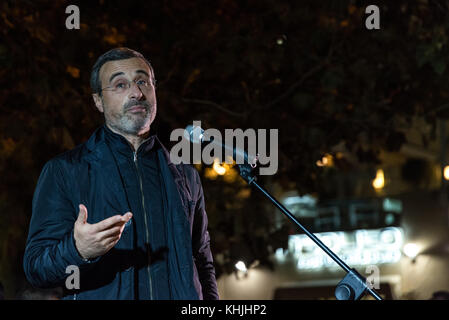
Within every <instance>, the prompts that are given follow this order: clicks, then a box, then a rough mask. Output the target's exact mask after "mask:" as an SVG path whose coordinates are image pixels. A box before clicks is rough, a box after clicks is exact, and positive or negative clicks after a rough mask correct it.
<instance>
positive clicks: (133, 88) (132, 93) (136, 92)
mask: <svg viewBox="0 0 449 320" xmlns="http://www.w3.org/2000/svg"><path fill="white" fill-rule="evenodd" d="M142 96H143V92H142V90H140V88H139V86H138V85H137V83H135V82H134V81H131V83H130V87H129V92H128V98H129V99H136V100H140V99H141V98H142Z"/></svg>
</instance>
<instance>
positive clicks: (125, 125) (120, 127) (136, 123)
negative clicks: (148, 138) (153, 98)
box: [111, 108, 151, 135]
mask: <svg viewBox="0 0 449 320" xmlns="http://www.w3.org/2000/svg"><path fill="white" fill-rule="evenodd" d="M150 109H151V108H150ZM150 117H151V112H150V110H148V111H147V112H146V114H145V116H140V115H128V114H126V113H125V114H123V115H122V117H121V118H120V119H119V121H118V123H114V124H111V127H113V128H115V129H116V130H117V131H119V132H123V133H125V134H130V135H137V134H138V133H139V132H140V130H142V128H144V127H145V125H146V124H147V123H148V122H149V121H151V119H150Z"/></svg>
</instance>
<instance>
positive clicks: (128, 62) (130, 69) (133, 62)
mask: <svg viewBox="0 0 449 320" xmlns="http://www.w3.org/2000/svg"><path fill="white" fill-rule="evenodd" d="M137 70H144V71H146V72H147V73H148V74H150V73H151V71H150V67H149V66H148V64H147V63H146V62H145V61H144V60H143V59H141V58H138V57H133V58H129V59H123V60H114V61H108V62H106V63H105V64H104V65H102V66H101V69H100V78H101V79H104V80H105V81H107V80H108V79H109V77H110V76H111V75H113V74H115V73H117V72H123V73H124V74H125V75H126V74H134V73H135V72H136V71H137ZM105 77H106V78H105Z"/></svg>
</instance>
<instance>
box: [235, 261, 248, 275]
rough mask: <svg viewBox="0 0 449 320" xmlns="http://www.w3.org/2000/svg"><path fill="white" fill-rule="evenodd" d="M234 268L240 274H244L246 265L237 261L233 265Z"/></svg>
mask: <svg viewBox="0 0 449 320" xmlns="http://www.w3.org/2000/svg"><path fill="white" fill-rule="evenodd" d="M235 268H236V269H237V270H240V271H242V272H246V271H247V270H248V269H247V268H246V265H245V263H244V262H243V261H239V262H237V263H236V264H235Z"/></svg>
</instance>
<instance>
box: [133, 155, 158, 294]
mask: <svg viewBox="0 0 449 320" xmlns="http://www.w3.org/2000/svg"><path fill="white" fill-rule="evenodd" d="M133 156H134V164H135V165H136V170H137V176H138V177H139V185H140V195H141V199H142V209H143V220H144V223H145V235H146V239H147V243H148V247H149V245H150V235H149V233H148V222H147V212H146V210H145V198H144V195H143V184H142V177H141V175H140V172H139V164H138V162H137V151H133ZM147 271H148V279H149V284H150V300H153V286H152V281H151V273H150V252H149V251H148V266H147Z"/></svg>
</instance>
